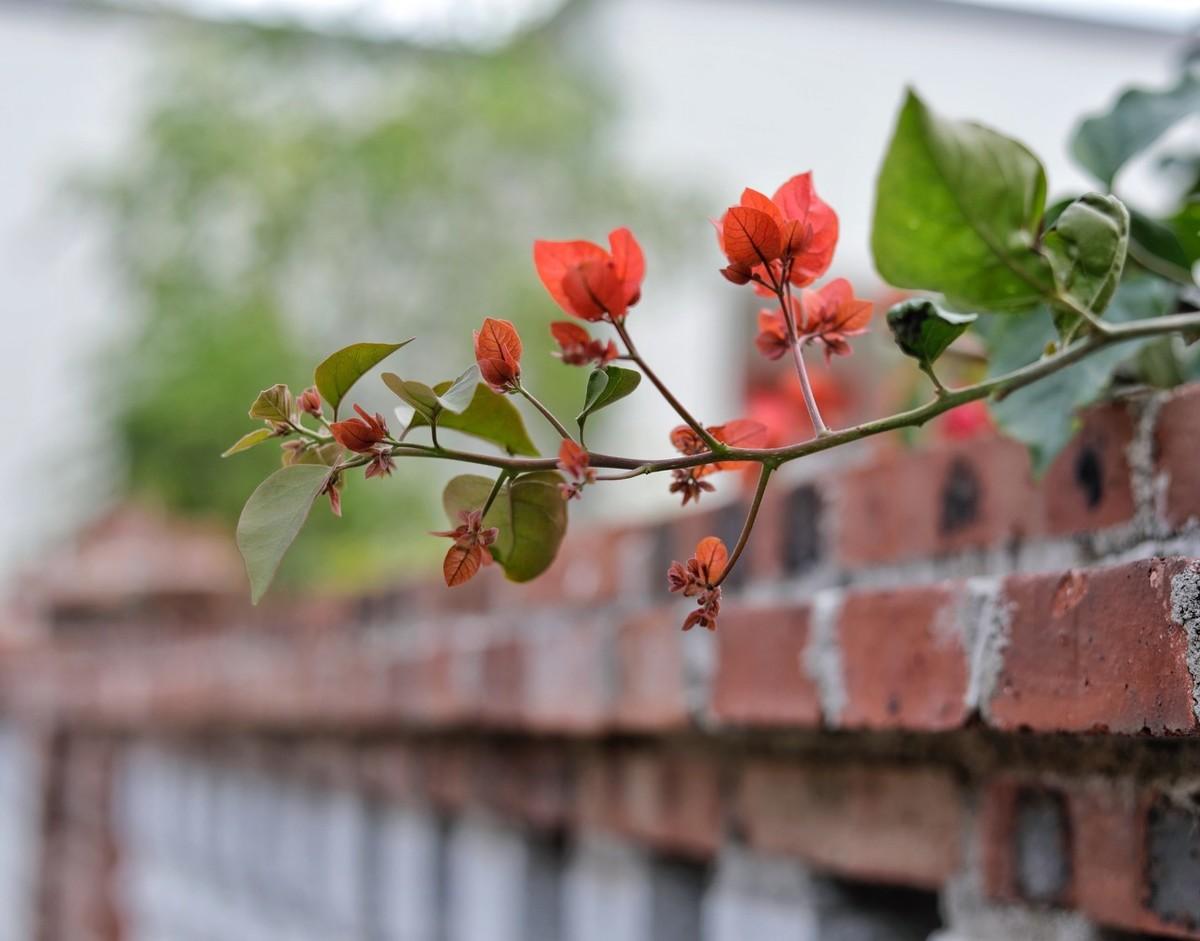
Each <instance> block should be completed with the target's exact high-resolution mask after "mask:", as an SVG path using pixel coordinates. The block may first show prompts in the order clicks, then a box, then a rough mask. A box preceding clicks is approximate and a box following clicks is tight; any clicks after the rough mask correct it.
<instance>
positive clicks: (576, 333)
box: [550, 320, 617, 366]
mask: <svg viewBox="0 0 1200 941" xmlns="http://www.w3.org/2000/svg"><path fill="white" fill-rule="evenodd" d="M550 333H551V335H552V336H553V337H554V340H555V342H556V343H557V344H558V347H559V351H560V352H559V353H558V354H557V355H558V358H559V359H561V360H562V361H563V362H564V363H566V364H567V365H568V366H586V365H587V364H588V363H595V364H596V365H597V366H604V365H606V364H607V363H610V362H612V361H613V360H614V359H616V358H617V344H616V343H614V342H613V341H612V340H609V341H608V345H607V346H606V345H605V344H604V341H603V340H595V339H593V338H592V335H591V334H590V333H588V332H587V330H585V329H584V328H583V327H581V326H579V324H577V323H572V322H571V321H569V320H556V321H554V322H553V323H551V324H550Z"/></svg>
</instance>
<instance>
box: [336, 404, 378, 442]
mask: <svg viewBox="0 0 1200 941" xmlns="http://www.w3.org/2000/svg"><path fill="white" fill-rule="evenodd" d="M354 411H356V412H358V414H359V417H358V418H347V419H346V420H345V421H335V422H334V423H333V424H331V425H330V426H329V433H330V434H332V435H333V438H334V440H335V441H336V442H337V443H338V444H340V445H341V446H342V447H343V448H346V449H348V450H350V451H357V452H358V453H360V454H362V453H365V452H367V451H372V450H374V448H375V445H377V444H379V443H380V442H381V441H383V439H384V438H386V437H387V435H388V427H387V423H386V422H385V421H384V420H383V416H382V415H380V414H379V413H378V412H376V413H375V415H373V416H372V415H369V414H367V412H366V411H364V410H363V407H362V406H361V405H355V406H354Z"/></svg>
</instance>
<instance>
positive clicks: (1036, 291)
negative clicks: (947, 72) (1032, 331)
mask: <svg viewBox="0 0 1200 941" xmlns="http://www.w3.org/2000/svg"><path fill="white" fill-rule="evenodd" d="M1045 205H1046V175H1045V172H1044V171H1043V169H1042V165H1041V163H1039V162H1038V159H1037V157H1035V156H1034V155H1033V154H1032V153H1030V151H1029V150H1028V149H1026V148H1025V147H1024V146H1023V145H1022V144H1019V143H1017V142H1016V141H1014V140H1012V139H1010V138H1007V137H1004V136H1003V135H1001V134H998V133H996V132H995V131H993V130H990V129H988V128H985V127H981V126H980V125H978V124H969V123H966V122H961V121H950V120H947V119H944V118H940V117H938V116H937V115H935V114H934V113H933V112H931V111H930V110H929V109H928V108H926V106H925V104H924V103H923V102H922V101H921V99H920V98H918V97H917V96H916V95H915V94H914V93H913V92H911V91H910V92H909V93H908V97H907V99H906V100H905V102H904V106H903V108H902V109H901V111H900V118H899V120H898V122H897V124H896V130H895V133H894V135H893V137H892V142H891V145H890V146H889V148H888V152H887V155H886V156H885V157H884V161H883V168H882V169H881V171H880V174H879V182H878V185H877V189H876V198H875V219H874V223H873V229H872V234H871V248H872V251H873V252H874V255H875V266H876V267H877V268H878V269H879V273H880V274H881V275H882V276H883V277H884V279H885V280H887V281H888V282H890V283H891V284H894V285H896V286H897V287H904V288H919V289H923V290H930V291H941V292H942V293H944V294H945V295H946V296H947V299H948V300H949V301H950V303H951V305H952V306H954V307H963V308H967V309H982V310H1016V309H1022V308H1027V307H1031V306H1033V305H1034V304H1036V303H1038V302H1039V301H1041V300H1042V299H1043V298H1044V297H1046V296H1047V295H1048V294H1049V293H1050V292H1051V291H1053V289H1054V278H1053V275H1052V273H1051V271H1050V266H1049V263H1048V262H1047V261H1046V259H1044V258H1043V257H1042V256H1041V255H1039V254H1038V253H1037V251H1035V248H1034V246H1035V243H1036V238H1037V233H1038V226H1039V224H1040V221H1041V217H1042V211H1043V209H1044V208H1045Z"/></svg>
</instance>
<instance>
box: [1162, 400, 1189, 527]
mask: <svg viewBox="0 0 1200 941" xmlns="http://www.w3.org/2000/svg"><path fill="white" fill-rule="evenodd" d="M1198 440H1200V384H1193V385H1189V386H1184V387H1183V388H1181V389H1178V390H1176V391H1175V392H1174V393H1172V395H1171V397H1170V398H1169V399H1168V400H1167V401H1166V402H1165V403H1164V404H1163V407H1162V410H1161V411H1160V412H1159V414H1158V424H1157V425H1156V426H1155V429H1154V444H1155V452H1156V466H1157V470H1158V472H1159V473H1160V474H1163V475H1165V476H1166V481H1167V487H1166V491H1167V492H1166V507H1165V513H1166V517H1167V522H1169V523H1170V524H1171V526H1172V527H1174V528H1176V529H1178V528H1180V527H1181V526H1183V525H1184V524H1185V523H1187V522H1188V521H1189V520H1197V519H1200V462H1198V461H1197V460H1196V442H1197V441H1198Z"/></svg>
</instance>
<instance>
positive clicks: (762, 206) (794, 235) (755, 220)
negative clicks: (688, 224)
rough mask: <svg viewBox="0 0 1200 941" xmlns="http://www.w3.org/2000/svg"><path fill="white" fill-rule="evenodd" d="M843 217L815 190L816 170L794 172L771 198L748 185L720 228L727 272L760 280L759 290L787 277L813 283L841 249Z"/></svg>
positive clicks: (802, 283)
mask: <svg viewBox="0 0 1200 941" xmlns="http://www.w3.org/2000/svg"><path fill="white" fill-rule="evenodd" d="M837 239H838V218H837V213H835V212H834V211H833V209H831V208H830V207H829V205H828V204H827V203H825V202H824V201H823V200H821V198H820V197H819V196H817V193H816V190H815V189H813V184H812V174H811V173H801V174H798V175H797V176H794V177H792V178H791V179H790V180H788V181H787V182H786V183H784V184H783V186H781V187H779V189H778V190H776V191H775V195H774V196H773V197H771V198H770V199H768V198H767V197H766V196H765V195H763V194H762V193H760V192H758V191H757V190H752V189H746V190H743V192H742V198H741V201H740V203H739V204H738V205H737V206H732V207H730V208H729V209H728V210H727V211H726V212H725V215H724V216H722V217H721V222H720V224H719V225H718V227H717V242H718V244H719V245H720V246H721V251H722V252H724V253H725V257H726V258H728V259H729V267H728V268H725V269H723V272H722V273H723V274H724V275H725V277H726V278H728V279H729V280H730V281H733V282H734V283H735V284H745V283H746V282H747V281H754V282H755V290H757V291H759V292H760V293H764V294H768V295H769V294H772V293H774V292H773V291H772V290H771V289H770V287H769V286H768V285H769V284H770V283H771V282H772V281H779V280H780V279H781V278H782V275H783V272H784V269H785V268H786V270H787V276H788V280H789V281H791V283H792V284H794V285H796V286H797V287H804V286H806V285H809V284H812V283H813V282H814V281H815V280H816V279H817V278H819V277H820V276H821V275H823V274H824V273H825V272H826V271H828V270H829V265H830V263H831V262H832V261H833V253H834V250H835V249H836V248H837Z"/></svg>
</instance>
